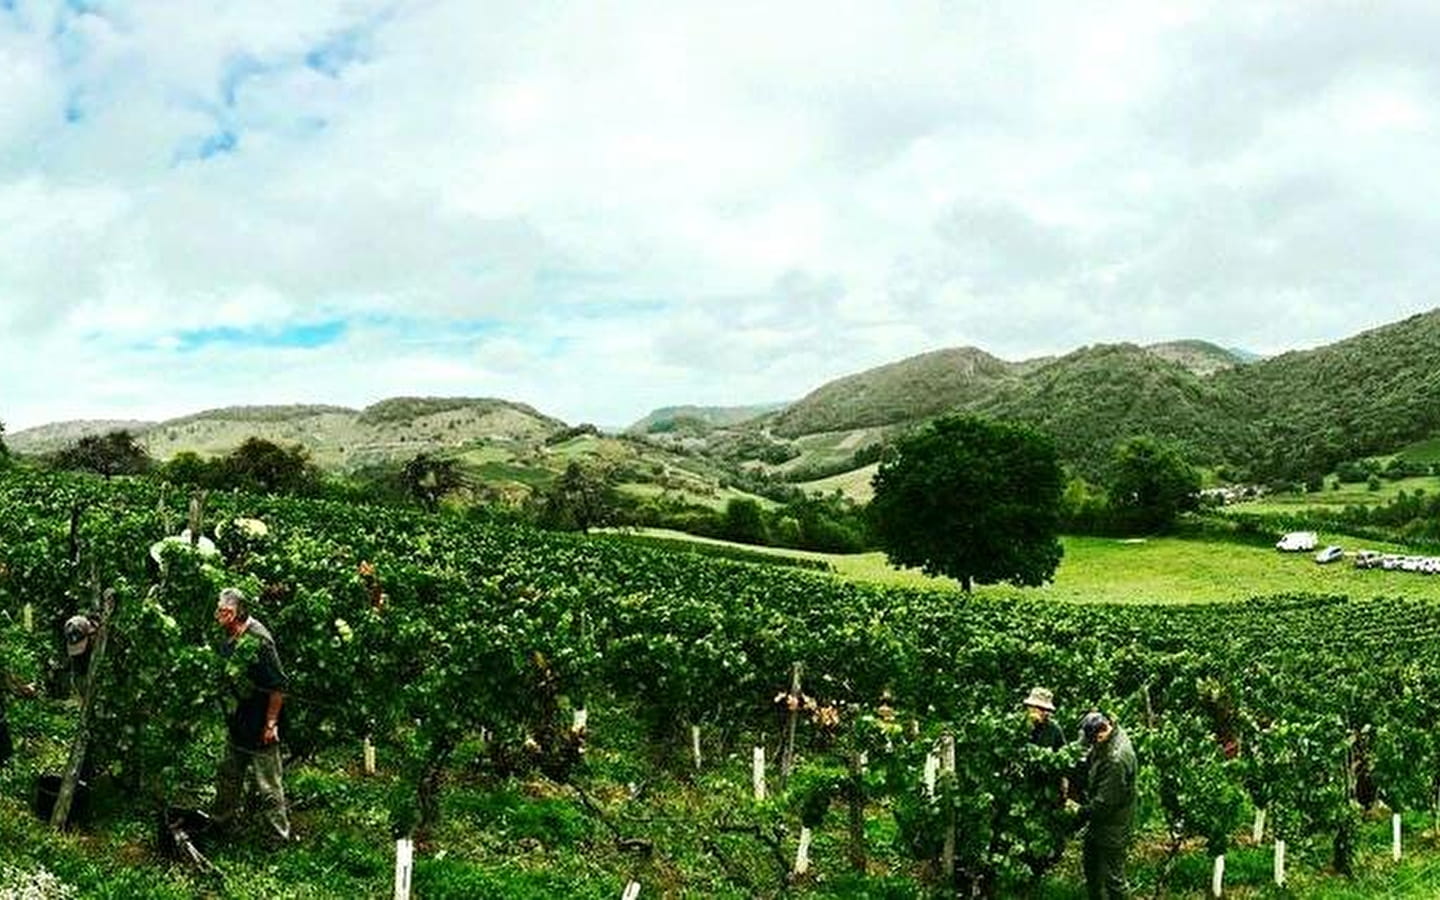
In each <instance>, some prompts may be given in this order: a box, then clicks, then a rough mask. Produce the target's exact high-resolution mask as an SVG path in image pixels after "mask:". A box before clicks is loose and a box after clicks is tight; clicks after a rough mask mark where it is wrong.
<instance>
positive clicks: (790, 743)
mask: <svg viewBox="0 0 1440 900" xmlns="http://www.w3.org/2000/svg"><path fill="white" fill-rule="evenodd" d="M800 673H801V666H800V663H798V662H797V663H795V665H793V666H791V667H790V696H789V697H788V698H787V699H786V705H787V706H788V707H789V713H788V714H787V716H786V722H785V747H784V749H783V750H782V751H781V753H780V788H781V790H784V788H785V786H786V785H787V784H789V782H790V772H791V771H792V770H793V769H794V768H795V724H796V722H797V721H799V719H800Z"/></svg>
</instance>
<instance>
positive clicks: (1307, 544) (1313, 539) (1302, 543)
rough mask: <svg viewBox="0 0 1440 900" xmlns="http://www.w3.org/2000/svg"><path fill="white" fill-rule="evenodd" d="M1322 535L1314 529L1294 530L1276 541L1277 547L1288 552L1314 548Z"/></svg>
mask: <svg viewBox="0 0 1440 900" xmlns="http://www.w3.org/2000/svg"><path fill="white" fill-rule="evenodd" d="M1318 543H1320V537H1319V535H1317V534H1316V533H1315V532H1313V531H1292V532H1290V533H1289V534H1287V535H1285V536H1284V537H1282V538H1280V540H1278V541H1276V542H1275V549H1276V550H1282V551H1286V552H1291V553H1293V552H1297V551H1301V552H1304V551H1309V550H1314V549H1315V545H1316V544H1318Z"/></svg>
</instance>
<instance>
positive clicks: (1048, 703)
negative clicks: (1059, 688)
mask: <svg viewBox="0 0 1440 900" xmlns="http://www.w3.org/2000/svg"><path fill="white" fill-rule="evenodd" d="M1023 705H1025V706H1033V707H1035V708H1036V709H1048V710H1050V711H1051V712H1054V711H1055V695H1054V694H1052V693H1051V692H1050V690H1049V689H1048V688H1042V687H1037V688H1031V689H1030V695H1029V696H1027V697H1026V698H1025V701H1024V704H1023Z"/></svg>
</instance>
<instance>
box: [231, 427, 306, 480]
mask: <svg viewBox="0 0 1440 900" xmlns="http://www.w3.org/2000/svg"><path fill="white" fill-rule="evenodd" d="M220 468H221V472H222V477H223V479H224V481H225V483H226V484H227V485H229V486H231V487H240V488H248V489H251V490H260V491H264V492H266V493H272V494H305V493H310V492H313V491H314V490H315V488H316V486H317V485H318V484H319V481H320V470H319V469H318V468H317V467H316V466H315V464H314V463H312V462H311V461H310V454H309V452H308V451H307V450H306V449H305V448H304V447H302V446H301V445H299V444H295V445H294V446H291V447H282V446H280V445H279V444H276V443H273V442H271V441H267V440H265V439H264V438H260V437H250V438H246V440H245V442H244V443H243V444H241V445H240V446H238V447H236V448H235V449H234V450H232V451H230V453H229V454H228V455H226V456H225V458H224V459H223V460H222V462H221V466H220Z"/></svg>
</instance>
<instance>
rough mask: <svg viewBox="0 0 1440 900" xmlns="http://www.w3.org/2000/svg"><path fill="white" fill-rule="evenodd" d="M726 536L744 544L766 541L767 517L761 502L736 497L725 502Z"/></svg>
mask: <svg viewBox="0 0 1440 900" xmlns="http://www.w3.org/2000/svg"><path fill="white" fill-rule="evenodd" d="M724 529H725V537H726V538H728V539H729V540H732V541H739V542H741V543H742V544H763V543H766V532H765V517H764V515H763V514H762V513H761V510H760V504H759V503H757V502H756V501H754V500H749V499H746V498H743V497H736V498H734V499H732V500H731V501H730V502H729V503H727V504H725V525H724Z"/></svg>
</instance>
